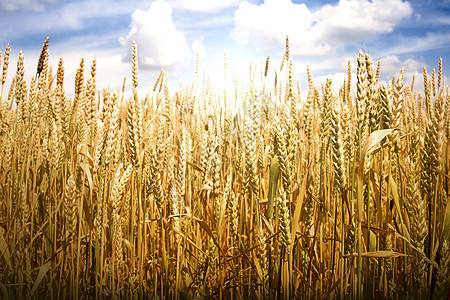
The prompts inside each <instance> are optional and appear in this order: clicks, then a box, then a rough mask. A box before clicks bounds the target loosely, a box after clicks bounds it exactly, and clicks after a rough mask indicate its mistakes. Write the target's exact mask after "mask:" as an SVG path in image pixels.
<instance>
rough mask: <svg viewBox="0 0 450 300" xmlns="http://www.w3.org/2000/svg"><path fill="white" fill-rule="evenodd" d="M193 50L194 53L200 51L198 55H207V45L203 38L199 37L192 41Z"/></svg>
mask: <svg viewBox="0 0 450 300" xmlns="http://www.w3.org/2000/svg"><path fill="white" fill-rule="evenodd" d="M191 48H192V51H194V53H198V55H199V56H200V57H203V56H205V55H206V49H205V46H204V45H203V39H198V40H195V41H193V42H192V45H191Z"/></svg>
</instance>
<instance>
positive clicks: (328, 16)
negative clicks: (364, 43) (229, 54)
mask: <svg viewBox="0 0 450 300" xmlns="http://www.w3.org/2000/svg"><path fill="white" fill-rule="evenodd" d="M411 14H412V8H411V5H410V4H409V3H408V2H404V1H402V0H372V1H369V0H360V1H354V0H340V1H339V3H338V4H336V5H324V6H322V7H321V8H320V9H318V10H317V11H314V12H312V11H311V10H310V9H309V8H308V7H307V6H306V5H305V4H303V3H301V4H295V3H292V1H291V0H265V1H264V3H263V4H261V5H255V4H251V3H249V2H247V1H244V2H242V3H241V4H240V5H239V8H238V10H237V11H236V13H235V29H234V31H233V33H232V36H233V37H234V38H235V39H236V40H237V41H238V42H241V43H248V42H251V43H254V44H255V45H256V46H258V47H260V48H272V47H279V46H281V45H283V43H284V41H285V37H286V35H289V41H290V45H291V46H292V47H291V53H293V54H318V55H321V54H329V53H330V52H333V51H336V50H338V49H342V48H344V47H345V46H346V45H348V44H350V43H353V42H357V41H361V40H369V39H371V38H373V37H374V36H376V35H377V34H382V33H387V32H391V31H392V30H393V29H394V27H395V26H396V25H397V24H398V23H399V22H400V21H401V20H402V19H404V18H406V17H408V16H410V15H411Z"/></svg>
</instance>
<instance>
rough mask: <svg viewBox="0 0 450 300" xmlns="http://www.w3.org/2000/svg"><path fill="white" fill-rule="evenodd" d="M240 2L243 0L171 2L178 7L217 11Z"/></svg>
mask: <svg viewBox="0 0 450 300" xmlns="http://www.w3.org/2000/svg"><path fill="white" fill-rule="evenodd" d="M239 2H241V0H171V1H170V4H171V5H172V6H173V7H174V8H177V9H184V10H191V11H198V12H206V13H215V12H218V11H221V10H223V9H226V8H229V7H233V6H237V5H238V4H239Z"/></svg>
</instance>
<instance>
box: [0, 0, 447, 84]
mask: <svg viewBox="0 0 450 300" xmlns="http://www.w3.org/2000/svg"><path fill="white" fill-rule="evenodd" d="M287 34H288V35H289V38H290V44H291V47H290V48H291V49H290V51H291V55H292V57H293V59H294V70H295V75H296V78H297V79H298V80H300V83H301V86H302V88H303V89H305V88H306V87H307V85H306V76H305V73H306V65H307V64H309V65H310V67H311V69H312V72H313V75H314V77H315V78H317V80H318V81H322V80H323V79H324V78H325V77H326V76H328V75H331V76H332V77H333V79H334V81H333V82H334V83H335V85H336V87H337V86H338V85H340V84H341V83H342V80H343V78H344V76H345V73H346V68H347V61H348V60H351V62H352V65H353V71H355V69H356V66H355V65H356V63H355V54H356V53H357V52H358V51H359V49H363V50H367V51H368V52H369V53H370V54H371V55H372V56H373V58H374V62H375V63H376V61H378V60H380V61H381V71H382V74H384V75H383V76H384V78H383V79H385V80H389V78H391V77H392V75H395V74H398V73H399V71H400V68H401V67H404V68H405V77H406V80H411V78H412V76H413V75H415V76H416V83H417V85H416V86H418V89H419V90H420V89H421V86H420V85H421V82H422V81H421V77H422V76H421V74H422V68H423V66H426V67H427V69H428V72H429V73H431V69H432V68H437V66H438V61H439V57H442V58H443V67H444V74H449V71H450V0H409V1H404V0H403V1H402V0H340V1H331V0H320V1H318V0H307V1H297V0H248V1H239V0H154V1H149V0H147V1H142V0H128V1H116V0H114V1H107V0H93V1H87V0H79V1H74V0H0V46H1V48H0V49H1V50H2V52H4V47H5V46H6V44H7V43H8V42H9V43H10V45H11V48H12V50H11V60H10V61H11V63H10V65H11V67H10V73H9V74H10V75H9V79H11V77H12V74H13V72H15V61H16V59H17V56H18V53H19V51H20V50H22V51H23V52H24V54H25V66H26V69H25V71H26V76H27V77H28V78H31V76H33V75H34V73H35V70H36V64H37V59H38V56H39V52H40V49H41V47H42V43H43V41H44V40H45V38H46V37H47V36H50V47H49V51H50V63H51V65H52V67H53V68H54V69H55V70H56V67H57V62H58V60H59V57H63V58H64V62H65V69H66V83H65V87H66V90H67V91H68V92H69V93H70V92H71V91H73V87H72V86H73V82H74V81H73V78H74V74H75V71H76V68H77V66H78V64H79V61H80V59H81V58H82V57H85V61H86V64H87V65H88V66H89V64H90V63H91V62H92V60H93V59H94V57H96V58H97V65H98V79H97V86H98V88H103V87H108V86H109V87H110V88H112V89H115V88H117V87H119V86H120V85H121V83H122V81H123V78H124V76H126V77H127V78H130V72H131V71H130V70H131V64H130V52H131V44H132V42H133V40H135V41H136V42H137V45H138V55H139V67H140V78H139V84H140V90H141V92H143V93H146V91H147V89H148V88H149V87H152V86H153V84H154V81H155V79H156V77H157V75H158V72H159V70H160V69H161V68H164V69H166V70H168V72H169V81H170V83H171V85H172V86H173V87H177V86H178V83H179V82H182V83H186V82H189V81H190V80H192V79H193V78H194V69H195V53H196V52H198V53H199V55H200V67H201V70H205V71H206V72H207V73H208V74H211V76H212V77H213V78H223V62H224V52H226V53H227V61H228V64H229V68H228V71H229V72H230V73H232V76H237V75H236V74H237V73H239V72H242V70H244V71H248V65H249V62H250V61H252V62H253V64H256V65H258V66H260V65H262V64H263V63H264V61H265V58H266V56H267V55H270V56H271V70H273V69H275V68H279V66H280V61H281V57H282V53H283V49H284V43H285V36H286V35H287ZM213 80H214V79H213ZM217 80H220V79H217ZM444 80H447V78H444ZM445 84H447V81H445Z"/></svg>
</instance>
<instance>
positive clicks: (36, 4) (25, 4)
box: [0, 0, 57, 11]
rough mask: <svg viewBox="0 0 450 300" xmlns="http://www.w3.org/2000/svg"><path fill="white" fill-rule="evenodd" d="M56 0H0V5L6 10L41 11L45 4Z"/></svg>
mask: <svg viewBox="0 0 450 300" xmlns="http://www.w3.org/2000/svg"><path fill="white" fill-rule="evenodd" d="M56 2H57V0H0V7H1V8H2V9H4V10H6V11H18V10H25V11H27V10H28V11H43V10H44V8H45V5H46V4H50V3H56Z"/></svg>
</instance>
